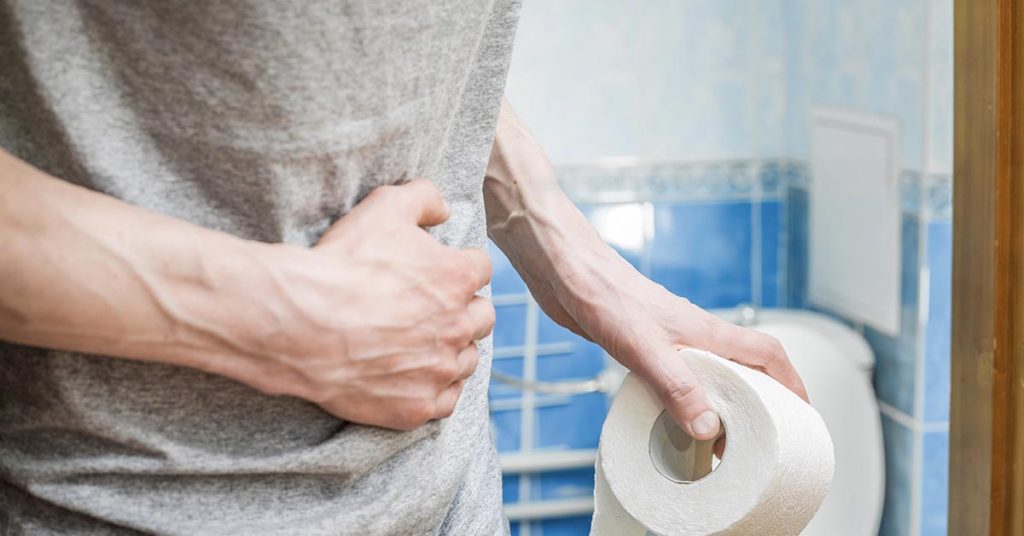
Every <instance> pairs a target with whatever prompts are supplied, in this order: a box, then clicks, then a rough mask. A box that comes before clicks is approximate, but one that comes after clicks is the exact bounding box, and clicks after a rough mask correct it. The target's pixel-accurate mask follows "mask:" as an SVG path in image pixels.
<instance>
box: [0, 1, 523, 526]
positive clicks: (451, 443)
mask: <svg viewBox="0 0 1024 536" xmlns="http://www.w3.org/2000/svg"><path fill="white" fill-rule="evenodd" d="M0 9H2V11H0V57H3V58H4V67H3V69H4V72H3V73H2V74H0V146H2V147H4V148H5V149H7V150H8V151H10V152H12V153H13V154H14V155H16V156H18V157H20V158H22V159H24V160H26V161H28V162H29V163H31V164H33V165H35V166H37V167H39V168H41V169H43V170H44V171H47V172H49V173H51V174H53V175H55V176H57V177H60V178H63V179H65V180H68V181H71V182H74V183H77V184H80V185H82V186H85V187H88V188H91V189H94V190H98V191H101V192H104V193H107V194H110V195H113V196H115V197H118V198H120V199H123V200H125V201H127V202H130V203H132V204H135V205H139V206H141V207H144V208H147V209H150V210H153V211H157V212H161V213H164V214H168V215H171V216H174V217H177V218H181V219H184V220H187V221H190V222H193V223H196V224H199V225H203V226H205V227H210V228H214V229H219V230H222V231H225V232H228V233H231V234H234V235H237V236H241V237H244V238H247V239H253V240H262V241H267V242H288V243H292V244H298V245H311V244H313V243H315V241H316V240H317V238H318V237H319V236H320V235H321V234H322V233H323V231H324V230H325V229H326V228H327V227H328V226H329V225H330V224H331V223H333V222H334V221H336V220H337V219H338V218H339V217H341V216H342V215H343V214H344V213H345V212H347V211H348V210H349V209H350V208H351V207H352V206H353V205H354V204H356V203H357V202H358V201H359V200H360V199H361V198H362V197H363V196H365V195H366V194H367V193H368V192H369V191H370V190H371V189H372V188H373V187H375V186H377V185H381V184H393V183H397V182H402V181H405V180H408V179H410V178H414V177H419V176H422V177H427V178H429V179H431V180H433V181H434V182H435V183H436V184H437V185H438V187H439V188H440V189H441V191H442V193H443V194H444V196H445V199H446V201H447V203H448V204H449V207H450V208H451V214H452V217H451V219H450V220H449V221H448V222H446V223H445V224H444V225H442V226H439V227H438V228H435V229H433V230H432V233H433V234H434V235H435V236H436V237H437V238H438V239H439V240H440V241H442V242H443V243H445V244H447V245H450V246H453V247H459V248H464V247H483V246H484V240H485V234H484V228H483V206H482V199H481V191H480V182H481V179H482V175H483V167H484V165H485V163H486V158H487V154H488V150H489V146H490V140H491V135H492V133H493V126H494V119H495V116H496V113H497V110H498V104H499V100H500V96H501V92H502V88H503V85H504V78H505V72H506V69H507V66H508V55H509V53H510V49H511V41H512V37H513V33H514V27H515V18H516V15H517V9H518V6H517V5H516V2H515V1H514V0H512V1H506V0H495V1H494V2H493V3H492V2H481V1H478V0H462V1H444V2H437V1H422V2H418V1H416V2H414V1H407V2H334V1H332V2H327V1H322V2H321V1H316V2H301V3H277V2H259V1H230V2H190V3H185V2H182V3H178V2H161V3H149V2H146V3H143V2H137V3H135V2H87V1H84V0H83V1H78V2H70V1H69V2H48V1H47V2H38V1H33V0H25V1H22V2H19V1H16V0H7V1H6V2H5V3H3V5H2V6H0ZM97 287H98V288H99V289H102V282H97ZM482 350H484V351H483V352H482V355H481V357H482V359H481V362H480V367H479V369H478V371H477V373H476V375H475V376H474V377H473V378H472V380H471V381H469V382H467V385H466V388H465V391H464V393H463V396H462V399H461V401H460V405H459V408H458V410H457V412H456V414H455V415H454V416H453V417H452V418H450V419H447V420H445V421H443V422H434V423H430V424H428V425H427V426H424V427H422V428H420V429H418V430H416V431H413V432H410V433H399V432H392V431H387V430H382V429H378V428H372V427H364V426H358V425H353V424H348V423H344V422H342V421H339V420H337V419H335V418H333V417H331V416H330V415H328V414H326V413H325V412H323V411H321V410H320V409H319V408H317V407H316V406H314V405H312V404H309V403H306V402H303V401H300V400H297V399H293V398H288V397H270V396H266V395H263V394H260V393H258V392H256V391H254V390H252V389H250V388H248V387H245V386H243V385H241V384H238V383H235V382H232V381H230V380H227V379H223V378H219V377H215V376H210V375H207V374H204V373H202V372H198V371H193V370H189V369H183V368H177V367H171V366H162V365H156V364H149V363H141V362H132V361H126V360H119V359H111V358H106V357H102V356H88V355H81V354H74V353H69V352H57V351H49V350H42V349H36V348H27V347H23V346H17V345H10V344H0V364H2V366H0V500H2V501H0V528H4V529H5V530H6V529H11V532H14V533H17V532H19V531H21V530H25V531H29V532H37V531H38V532H46V531H53V532H61V531H72V532H74V531H80V532H90V533H93V532H100V533H102V532H110V533H117V532H120V531H121V530H124V529H137V530H144V531H158V532H167V533H180V534H196V533H232V534H257V533H266V534H284V533H301V534H317V533H322V534H345V533H353V534H367V533H387V534H394V533H399V534H421V533H434V532H439V531H440V532H445V533H452V534H484V533H493V532H496V531H497V532H501V531H502V530H503V527H504V521H503V519H502V516H501V512H500V508H501V505H500V500H501V499H500V482H499V480H498V473H497V466H496V458H495V454H494V449H493V447H492V446H491V443H490V440H489V437H488V433H487V406H486V385H487V374H488V371H489V364H490V363H489V361H490V358H489V351H488V350H489V348H482Z"/></svg>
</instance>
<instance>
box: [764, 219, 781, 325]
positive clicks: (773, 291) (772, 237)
mask: <svg viewBox="0 0 1024 536" xmlns="http://www.w3.org/2000/svg"><path fill="white" fill-rule="evenodd" d="M782 213H783V208H782V203H781V202H779V201H765V202H763V203H761V303H760V305H762V306H764V307H778V306H779V304H780V300H781V296H780V293H781V284H780V283H781V279H782V266H780V263H781V262H780V261H781V259H780V256H779V246H780V242H781V240H782V236H781V234H782Z"/></svg>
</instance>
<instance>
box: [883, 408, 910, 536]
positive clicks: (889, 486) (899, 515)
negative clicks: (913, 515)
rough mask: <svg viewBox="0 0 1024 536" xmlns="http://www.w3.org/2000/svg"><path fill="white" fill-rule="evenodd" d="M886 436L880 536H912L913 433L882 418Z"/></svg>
mask: <svg viewBox="0 0 1024 536" xmlns="http://www.w3.org/2000/svg"><path fill="white" fill-rule="evenodd" d="M882 432H883V434H884V436H885V509H884V510H883V512H882V527H881V530H879V535H880V536H907V535H908V534H910V495H911V485H912V479H911V475H912V474H913V463H914V460H913V451H914V437H913V434H912V433H911V431H910V430H909V429H907V428H904V427H903V426H902V425H900V424H899V423H897V422H896V421H893V420H892V419H890V418H888V417H886V416H885V415H883V416H882Z"/></svg>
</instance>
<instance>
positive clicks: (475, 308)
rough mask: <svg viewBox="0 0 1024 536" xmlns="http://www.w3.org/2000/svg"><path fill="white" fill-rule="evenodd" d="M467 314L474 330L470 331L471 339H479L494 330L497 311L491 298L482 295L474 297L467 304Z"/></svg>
mask: <svg viewBox="0 0 1024 536" xmlns="http://www.w3.org/2000/svg"><path fill="white" fill-rule="evenodd" d="M466 314H467V316H469V319H470V320H469V322H470V326H471V329H472V332H471V333H469V340H471V341H478V340H480V339H483V338H485V337H487V336H488V335H490V334H491V331H493V330H494V321H495V313H494V304H492V303H491V300H488V299H487V298H482V297H480V296H476V297H474V298H473V299H472V300H470V302H469V305H467V306H466Z"/></svg>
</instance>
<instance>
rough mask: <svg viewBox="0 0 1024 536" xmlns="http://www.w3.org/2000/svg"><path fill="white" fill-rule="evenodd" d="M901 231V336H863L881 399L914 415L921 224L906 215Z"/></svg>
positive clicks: (870, 333)
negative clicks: (870, 352) (873, 355)
mask: <svg viewBox="0 0 1024 536" xmlns="http://www.w3.org/2000/svg"><path fill="white" fill-rule="evenodd" d="M902 229H903V238H902V239H903V251H902V262H901V275H900V289H901V290H900V333H899V335H897V336H895V337H893V336H890V335H887V334H884V333H879V332H877V331H875V330H874V329H871V328H865V330H864V336H865V338H866V339H867V340H868V343H869V344H870V345H871V348H872V349H873V350H874V351H875V378H874V380H875V391H876V393H877V395H878V398H880V399H881V400H883V401H884V402H886V403H888V404H890V405H891V406H893V407H895V408H896V409H898V410H900V411H901V412H903V413H904V414H906V415H914V392H915V382H916V379H915V378H916V374H917V315H918V282H919V277H920V275H919V274H920V269H919V266H920V264H919V263H918V258H919V250H920V247H919V244H920V243H921V240H920V238H919V237H920V221H919V220H918V218H917V217H916V216H913V215H907V214H905V215H904V216H903V224H902Z"/></svg>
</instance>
